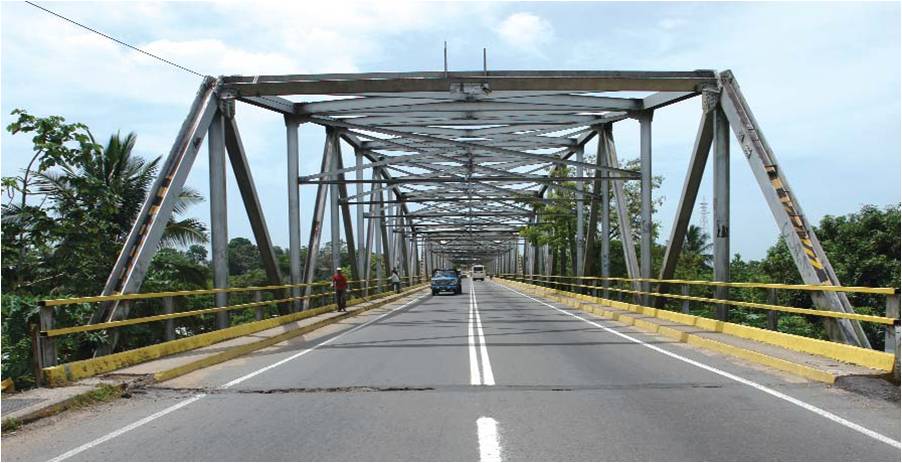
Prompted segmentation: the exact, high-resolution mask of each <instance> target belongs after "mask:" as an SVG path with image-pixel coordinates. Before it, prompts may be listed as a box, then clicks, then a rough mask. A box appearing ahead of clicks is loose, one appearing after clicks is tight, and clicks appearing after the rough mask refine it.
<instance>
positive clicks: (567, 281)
mask: <svg viewBox="0 0 902 463" xmlns="http://www.w3.org/2000/svg"><path fill="white" fill-rule="evenodd" d="M500 276H501V277H505V278H510V279H514V280H517V281H529V282H534V283H543V284H549V285H552V286H555V287H559V288H558V289H560V288H564V287H566V288H580V289H589V290H592V291H597V290H603V291H604V290H606V291H611V292H616V293H620V294H631V295H636V296H652V297H661V298H666V299H676V300H685V301H694V302H705V303H711V304H725V305H732V306H735V307H742V308H747V309H761V310H768V311H770V310H773V311H777V312H785V313H794V314H801V315H813V316H818V317H827V318H844V319H849V320H859V321H865V322H871V323H879V324H883V325H892V324H893V323H895V322H896V321H897V320H898V317H890V316H887V317H881V316H876V315H863V314H857V313H842V312H833V311H830V310H818V309H804V308H799V307H789V306H782V305H776V304H763V303H758V302H745V301H737V300H734V299H716V298H709V297H698V296H687V295H685V294H673V293H659V292H653V291H637V290H629V289H623V288H616V287H610V286H609V287H604V286H599V285H598V284H597V282H599V281H614V282H623V283H643V282H647V283H660V284H670V285H697V286H709V287H733V288H752V289H785V290H800V291H809V292H811V291H833V292H843V293H858V294H883V295H890V296H892V295H898V294H899V292H898V290H897V289H894V288H867V287H860V286H858V287H856V286H817V285H784V284H777V283H727V282H719V281H702V280H658V279H653V278H616V277H569V276H558V275H535V276H533V277H532V278H525V277H524V276H523V275H513V274H506V275H500ZM572 281H589V282H596V284H580V283H574V282H572Z"/></svg>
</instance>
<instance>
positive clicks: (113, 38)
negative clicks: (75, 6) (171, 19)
mask: <svg viewBox="0 0 902 463" xmlns="http://www.w3.org/2000/svg"><path fill="white" fill-rule="evenodd" d="M25 3H27V4H29V5H31V6H33V7H35V8H37V9H39V10H43V11H44V12H46V13H50V14H52V15H53V16H56V17H57V18H60V19H62V20H64V21H67V22H70V23H72V24H75V25H76V26H78V27H81V28H82V29H86V30H88V31H91V32H93V33H95V34H97V35H99V36H101V37H103V38H105V39H108V40H112V41H113V42H116V43H118V44H119V45H122V46H124V47H128V48H131V49H132V50H135V51H137V52H139V53H143V54H145V55H147V56H150V57H151V58H154V59H156V60H159V61H162V62H164V63H166V64H168V65H170V66H173V67H175V68H178V69H180V70H182V71H185V72H190V73H191V74H194V75H196V76H198V77H206V75H205V74H201V73H199V72H197V71H195V70H193V69H191V68H188V67H185V66H182V65H181V64H178V63H176V62H173V61H170V60H168V59H166V58H163V57H160V56H157V55H155V54H153V53H151V52H149V51H145V50H142V49H140V48H138V47H136V46H134V45H131V44H129V43H126V42H123V41H122V40H119V39H117V38H115V37H112V36H109V35H107V34H104V33H103V32H100V31H98V30H97V29H93V28H91V27H88V26H86V25H84V24H82V23H80V22H78V21H75V20H73V19H69V18H67V17H65V16H63V15H61V14H59V13H57V12H55V11H52V10H48V9H47V8H44V7H43V6H41V5H38V4H37V3H34V2H29V1H26V2H25Z"/></svg>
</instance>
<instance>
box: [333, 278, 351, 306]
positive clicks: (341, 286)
mask: <svg viewBox="0 0 902 463" xmlns="http://www.w3.org/2000/svg"><path fill="white" fill-rule="evenodd" d="M332 287H333V288H335V305H336V306H337V307H338V311H339V312H347V311H348V310H347V308H346V306H347V298H346V296H345V294H347V291H348V279H347V278H345V276H344V275H342V273H341V267H339V268H337V269H335V275H332Z"/></svg>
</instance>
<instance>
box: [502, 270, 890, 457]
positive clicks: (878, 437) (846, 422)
mask: <svg viewBox="0 0 902 463" xmlns="http://www.w3.org/2000/svg"><path fill="white" fill-rule="evenodd" d="M498 286H501V287H503V288H506V289H508V290H509V291H512V292H514V293H517V294H519V295H521V296H523V297H525V298H527V299H531V300H533V301H535V302H538V303H539V304H543V305H546V306H548V307H551V308H552V309H554V310H557V311H558V312H561V313H563V314H566V315H569V316H571V317H574V318H578V319H580V320H582V321H584V322H586V323H588V324H590V325H592V326H594V327H596V328H601V329H603V330H605V331H607V332H609V333H611V334H614V335H617V336H620V337H621V338H623V339H626V340H628V341H632V342H634V343H636V344H640V345H642V346H644V347H647V348H649V349H651V350H653V351H655V352H658V353H661V354H664V355H666V356H668V357H670V358H673V359H676V360H679V361H681V362H684V363H688V364H690V365H692V366H696V367H698V368H701V369H703V370H707V371H710V372H711V373H714V374H716V375H720V376H723V377H724V378H728V379H732V380H733V381H736V382H737V383H742V384H745V385H746V386H750V387H753V388H755V389H757V390H759V391H761V392H764V393H765V394H769V395H771V396H774V397H776V398H778V399H781V400H785V401H786V402H789V403H791V404H793V405H796V406H798V407H801V408H804V409H805V410H808V411H810V412H812V413H815V414H817V415H820V416H822V417H824V418H827V419H828V420H830V421H833V422H835V423H838V424H840V425H842V426H845V427H847V428H849V429H852V430H854V431H857V432H860V433H861V434H864V435H865V436H868V437H870V438H872V439H875V440H878V441H880V442H883V443H885V444H889V445H891V446H893V447H896V448H897V449H902V442H899V441H897V440H894V439H893V438H891V437H888V436H885V435H883V434H880V433H879V432H877V431H872V430H870V429H868V428H866V427H864V426H861V425H860V424H856V423H853V422H851V421H849V420H847V419H845V418H843V417H841V416H838V415H834V414H833V413H830V412H828V411H827V410H824V409H822V408H820V407H817V406H815V405H811V404H809V403H807V402H804V401H802V400H799V399H796V398H795V397H792V396H789V395H786V394H784V393H782V392H780V391H777V390H774V389H771V388H769V387H767V386H764V385H762V384H758V383H756V382H754V381H752V380H749V379H745V378H743V377H741V376H737V375H734V374H732V373H728V372H726V371H723V370H721V369H719V368H715V367H712V366H710V365H707V364H704V363H702V362H698V361H695V360H692V359H690V358H687V357H683V356H682V355H679V354H675V353H673V352H671V351H669V350H666V349H662V348H660V347H658V346H654V345H651V344H648V343H646V342H644V341H642V340H640V339H636V338H634V337H632V336H630V335H627V334H623V333H621V332H619V331H617V330H614V329H611V328H608V327H607V326H604V325H602V324H600V323H596V322H594V321H592V320H588V319H586V318H583V317H581V316H579V315H577V314H575V313H572V312H568V311H566V310H563V309H559V308H557V307H555V306H553V305H551V304H549V303H547V302H544V301H540V300H538V299H536V298H534V297H531V296H528V295H526V294H523V293H521V292H520V291H517V290H515V289H513V288H509V287H507V286H506V285H501V284H499V285H498Z"/></svg>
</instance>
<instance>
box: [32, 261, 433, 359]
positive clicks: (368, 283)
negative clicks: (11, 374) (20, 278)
mask: <svg viewBox="0 0 902 463" xmlns="http://www.w3.org/2000/svg"><path fill="white" fill-rule="evenodd" d="M423 278H424V277H423V275H408V276H404V277H401V279H402V281H404V282H406V283H407V285H410V286H413V285H414V284H416V283H420V282H422V280H423ZM348 283H349V286H348V292H349V293H350V294H354V293H356V296H357V297H358V298H359V299H362V300H364V301H365V300H367V298H368V297H373V296H379V295H383V294H386V293H387V291H383V292H381V293H379V294H376V293H375V292H373V290H374V289H375V290H376V291H379V288H383V289H386V288H390V281H389V279H388V278H381V279H377V278H371V279H367V280H349V281H348ZM330 286H331V281H328V280H327V281H316V282H312V283H300V284H285V285H270V286H246V287H237V288H216V289H199V290H188V291H162V292H153V293H134V294H120V295H113V296H92V297H72V298H63V299H51V300H45V301H39V303H38V305H39V306H40V327H39V328H38V329H36V330H35V332H34V355H35V359H37V364H38V368H39V369H40V368H43V367H46V366H52V365H55V364H56V363H57V361H58V359H57V358H56V347H55V341H54V339H55V338H56V337H59V336H64V335H69V334H75V333H85V332H91V331H100V330H108V329H114V328H121V327H125V326H132V325H141V324H146V323H153V322H161V321H167V320H174V319H178V318H186V317H198V316H202V315H208V314H214V313H219V312H232V311H242V310H247V309H252V308H256V309H257V311H258V312H257V319H258V320H260V319H262V318H263V316H264V315H263V314H264V312H263V311H264V307H265V306H278V305H282V304H288V303H293V302H298V301H307V300H315V299H317V298H319V300H320V304H319V305H318V306H315V307H323V306H327V305H328V303H327V301H326V298H331V296H333V295H334V294H335V291H334V290H332V291H327V289H328V288H329V287H330ZM304 287H309V288H311V289H312V290H313V292H311V293H310V294H308V295H306V296H291V297H284V296H287V294H282V295H278V296H277V295H276V293H277V292H279V291H281V290H287V289H292V288H304ZM246 292H254V293H255V294H254V301H253V302H244V303H240V304H232V305H226V306H221V307H218V306H217V307H206V308H200V309H193V310H186V311H181V312H175V311H173V310H174V304H173V300H174V299H175V298H187V297H192V296H209V295H213V294H217V293H246ZM263 292H269V293H270V299H267V300H262V299H263ZM161 298H162V299H163V305H164V313H163V314H158V315H150V316H143V317H136V318H128V319H124V320H115V321H108V322H101V323H89V324H83V325H76V326H69V327H60V328H57V327H55V326H54V325H55V323H54V322H55V320H54V319H55V317H54V311H55V310H58V309H59V308H60V307H63V306H67V305H73V304H84V303H98V302H109V301H124V302H125V303H132V302H140V301H144V300H155V299H161ZM167 299H168V301H167ZM167 303H168V304H167ZM167 307H168V311H167V310H166V309H167ZM312 308H314V307H311V309H312ZM167 327H168V328H167V330H169V334H167V335H166V336H172V337H170V338H166V339H167V340H169V339H174V336H175V335H174V332H172V330H173V329H174V327H172V326H169V325H167Z"/></svg>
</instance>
